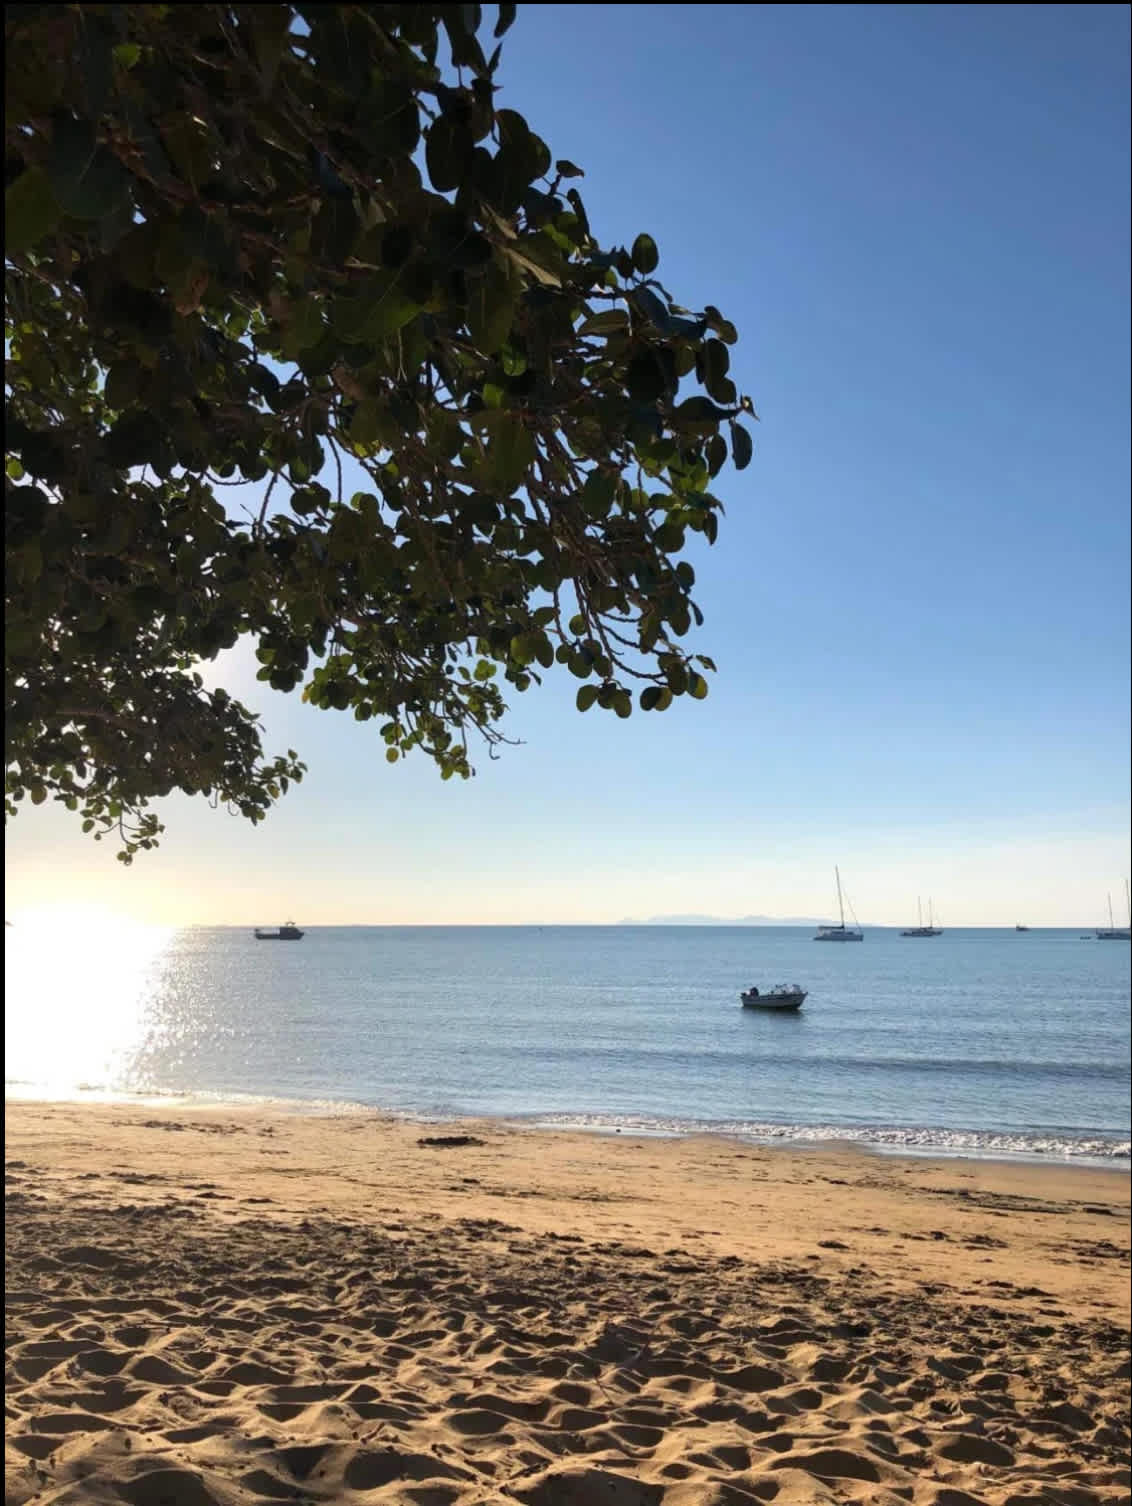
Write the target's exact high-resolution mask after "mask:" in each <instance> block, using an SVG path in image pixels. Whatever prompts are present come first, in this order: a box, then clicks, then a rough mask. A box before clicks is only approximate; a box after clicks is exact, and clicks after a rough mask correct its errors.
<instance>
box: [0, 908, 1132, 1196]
mask: <svg viewBox="0 0 1132 1506" xmlns="http://www.w3.org/2000/svg"><path fill="white" fill-rule="evenodd" d="M811 938H812V932H811V931H809V930H805V929H800V928H794V927H777V928H776V927H720V926H713V927H691V926H672V927H659V926H610V927H554V926H548V927H516V928H499V927H483V928H479V927H435V928H433V927H404V928H395V927H348V928H331V927H326V928H321V927H314V928H311V929H309V930H308V931H307V934H306V937H305V939H304V940H303V941H301V942H295V943H263V942H256V941H255V940H254V939H253V936H252V934H251V932H250V931H249V930H236V929H229V928H217V929H205V928H192V929H186V930H181V931H171V932H155V931H142V930H138V931H136V932H135V931H121V932H116V931H110V932H108V933H106V934H101V933H98V932H93V933H89V934H87V935H85V936H83V937H74V936H69V935H68V934H67V932H66V931H65V930H64V931H63V932H62V933H52V932H49V931H39V932H34V931H32V932H28V933H26V934H21V933H20V931H19V930H18V929H17V930H14V931H8V932H7V933H6V940H7V942H8V946H7V966H6V982H7V990H6V1030H5V1038H6V1039H5V1044H6V1072H5V1075H6V1092H7V1095H8V1096H9V1097H12V1096H17V1097H51V1098H64V1099H66V1098H84V1097H91V1096H94V1097H131V1096H138V1097H141V1098H151V1097H152V1098H166V1097H188V1098H207V1099H221V1100H244V1099H252V1100H271V1101H282V1102H286V1103H290V1104H293V1105H297V1106H302V1105H307V1106H312V1107H313V1106H315V1105H318V1106H321V1107H325V1106H327V1105H347V1104H354V1105H369V1106H374V1107H378V1108H382V1109H386V1110H392V1111H394V1112H402V1113H405V1114H409V1115H414V1116H420V1117H427V1118H445V1117H449V1116H458V1115H487V1116H497V1117H501V1118H508V1119H523V1120H527V1121H533V1122H535V1123H538V1124H542V1125H550V1126H554V1125H559V1126H566V1125H571V1126H585V1127H590V1128H593V1129H597V1130H607V1131H613V1130H616V1129H628V1128H632V1129H637V1130H646V1131H655V1132H659V1133H681V1132H688V1131H693V1130H703V1129H711V1130H717V1131H722V1132H724V1133H727V1134H732V1135H740V1136H747V1137H752V1138H755V1139H760V1140H790V1141H807V1140H826V1139H851V1140H858V1141H861V1142H863V1143H865V1144H868V1145H872V1146H874V1147H877V1148H880V1149H891V1150H901V1151H908V1150H912V1151H916V1150H919V1151H924V1152H930V1153H936V1154H938V1153H949V1152H950V1153H960V1154H967V1155H1026V1156H1041V1157H1042V1158H1044V1159H1049V1158H1061V1159H1065V1160H1068V1161H1079V1162H1082V1163H1090V1164H1095V1163H1097V1162H1101V1163H1103V1164H1106V1165H1111V1166H1121V1167H1127V1166H1128V1164H1129V1159H1128V1158H1129V1118H1130V1105H1129V1098H1130V1093H1129V1070H1130V1069H1129V976H1130V960H1129V953H1130V948H1129V946H1128V945H1127V944H1126V943H1118V942H1097V941H1095V940H1088V941H1086V940H1083V939H1082V933H1081V932H1078V931H1053V930H1049V931H1031V932H1029V933H1028V934H1019V933H1016V932H1014V931H994V930H953V929H948V930H946V931H945V932H944V934H943V935H942V936H938V937H935V938H931V939H923V940H913V939H906V938H902V937H900V936H899V935H898V934H897V933H896V932H895V931H886V930H879V929H874V930H868V931H867V932H866V937H865V940H864V942H862V943H860V944H859V945H851V946H835V945H821V944H817V943H815V942H814V941H813V940H812V939H811ZM777 982H797V983H799V984H801V985H802V987H803V988H805V989H807V990H808V993H809V997H808V998H807V1000H806V1004H805V1007H804V1008H803V1009H802V1010H801V1012H800V1013H799V1014H797V1015H772V1014H762V1013H756V1012H751V1011H748V1010H743V1009H741V1008H740V1006H739V997H738V995H739V991H740V989H741V988H744V987H747V986H748V985H750V984H751V983H756V984H758V985H759V986H760V987H766V986H769V985H771V984H774V983H777Z"/></svg>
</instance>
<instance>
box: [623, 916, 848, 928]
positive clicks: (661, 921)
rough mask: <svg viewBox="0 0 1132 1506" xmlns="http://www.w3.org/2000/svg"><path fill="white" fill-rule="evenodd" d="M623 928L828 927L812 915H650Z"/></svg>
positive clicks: (826, 922)
mask: <svg viewBox="0 0 1132 1506" xmlns="http://www.w3.org/2000/svg"><path fill="white" fill-rule="evenodd" d="M617 924H618V925H622V926H820V925H828V924H829V922H828V921H821V920H818V919H816V918H815V917H814V916H812V915H735V916H730V917H729V916H726V915H649V916H648V917H646V918H645V919H643V920H640V919H633V918H632V917H629V918H628V919H626V920H620V921H618V922H617Z"/></svg>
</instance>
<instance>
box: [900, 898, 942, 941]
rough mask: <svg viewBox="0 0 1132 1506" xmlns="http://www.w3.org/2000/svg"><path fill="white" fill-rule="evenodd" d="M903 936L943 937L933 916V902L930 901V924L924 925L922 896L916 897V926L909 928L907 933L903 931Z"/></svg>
mask: <svg viewBox="0 0 1132 1506" xmlns="http://www.w3.org/2000/svg"><path fill="white" fill-rule="evenodd" d="M900 934H901V936H942V935H943V931H942V930H941V929H940V927H939V926H937V925H935V924H934V920H933V916H932V902H931V900H930V899H929V900H928V923H927V925H925V924H924V912H923V911H922V910H921V909H920V896H919V895H918V894H917V895H916V924H915V925H914V926H909V927H908V929H907V930H906V931H901V933H900Z"/></svg>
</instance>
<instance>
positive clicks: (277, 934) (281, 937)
mask: <svg viewBox="0 0 1132 1506" xmlns="http://www.w3.org/2000/svg"><path fill="white" fill-rule="evenodd" d="M255 939H256V940H257V941H302V939H303V932H302V931H300V930H299V928H298V926H297V925H296V924H295V922H294V921H293V920H289V921H287V923H286V924H285V925H281V926H280V927H279V929H278V930H277V931H263V930H261V929H260V928H259V926H256V928H255Z"/></svg>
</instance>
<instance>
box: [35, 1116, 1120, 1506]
mask: <svg viewBox="0 0 1132 1506" xmlns="http://www.w3.org/2000/svg"><path fill="white" fill-rule="evenodd" d="M6 1128H7V1145H6V1168H5V1170H6V1175H5V1191H6V1204H7V1241H6V1312H7V1345H6V1355H7V1369H6V1375H7V1384H6V1393H7V1413H8V1426H7V1437H6V1445H5V1465H6V1495H5V1499H6V1502H7V1503H8V1506H22V1503H28V1502H35V1503H38V1506H48V1503H51V1506H55V1503H64V1502H67V1503H78V1502H83V1503H87V1502H96V1503H101V1502H105V1503H107V1506H109V1503H113V1506H121V1503H122V1502H127V1503H131V1506H181V1503H186V1506H214V1503H215V1506H237V1503H250V1502H261V1501H297V1502H316V1501H317V1502H322V1501H342V1502H355V1501H356V1502H374V1503H377V1502H398V1503H412V1506H473V1503H477V1506H479V1503H488V1502H495V1501H501V1502H507V1501H511V1502H514V1501H520V1502H527V1503H530V1506H589V1503H597V1506H600V1503H609V1506H740V1503H744V1502H768V1501H775V1502H778V1503H780V1506H809V1503H812V1502H830V1501H837V1502H841V1501H858V1502H868V1503H878V1506H884V1503H890V1502H912V1503H913V1506H972V1503H980V1502H981V1503H984V1506H1023V1503H1029V1502H1034V1503H1037V1502H1042V1503H1049V1506H1091V1503H1094V1502H1117V1501H1127V1500H1128V1499H1129V1485H1130V1474H1129V1469H1128V1449H1129V1434H1128V1400H1129V1359H1128V1353H1129V1351H1128V1323H1129V1179H1128V1176H1127V1175H1125V1174H1120V1173H1116V1172H1108V1171H1092V1170H1087V1169H1082V1168H1064V1167H1060V1166H1035V1165H1018V1164H1005V1163H996V1162H989V1161H981V1162H980V1161H971V1160H921V1159H911V1158H901V1159H897V1158H889V1157H879V1156H873V1155H869V1154H867V1153H863V1152H860V1151H856V1150H848V1149H844V1148H838V1147H819V1148H814V1149H806V1150H790V1149H784V1148H777V1147H776V1148H774V1149H761V1148H759V1147H755V1146H748V1145H743V1144H739V1143H736V1142H729V1141H725V1140H721V1139H714V1138H710V1137H697V1138H693V1139H685V1140H661V1139H647V1138H637V1137H632V1136H629V1135H610V1136H595V1135H583V1134H575V1133H554V1132H538V1131H533V1130H524V1129H517V1128H509V1127H506V1126H501V1125H500V1124H498V1123H494V1122H492V1123H464V1124H459V1125H450V1124H446V1125H443V1126H437V1125H431V1126H430V1125H421V1124H412V1123H406V1122H404V1121H400V1120H392V1119H389V1118H386V1117H383V1116H380V1115H376V1114H375V1115H365V1116H363V1115H356V1116H351V1117H336V1118H329V1117H327V1118H319V1117H301V1116H296V1115H287V1114H284V1113H282V1112H278V1111H273V1112H266V1111H259V1110H255V1111H245V1110H242V1109H241V1110H233V1109H230V1108H227V1107H213V1108H208V1109H204V1108H199V1107H198V1108H192V1109H189V1108H174V1107H163V1108H161V1109H154V1108H148V1107H138V1106H128V1107H127V1106H122V1105H97V1106H93V1105H82V1106H75V1105H42V1104H21V1103H10V1104H8V1105H7V1107H6Z"/></svg>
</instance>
